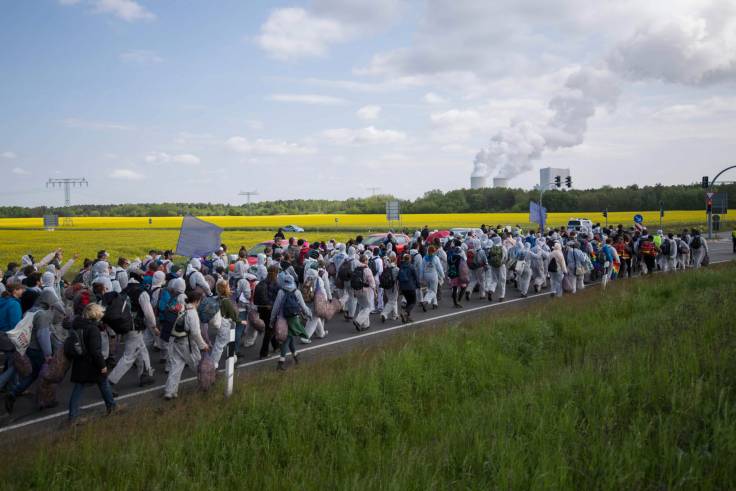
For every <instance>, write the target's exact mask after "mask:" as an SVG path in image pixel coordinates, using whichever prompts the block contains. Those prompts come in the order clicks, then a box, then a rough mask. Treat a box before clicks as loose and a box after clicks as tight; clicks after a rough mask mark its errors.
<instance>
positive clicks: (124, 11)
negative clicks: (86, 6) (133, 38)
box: [93, 0, 156, 22]
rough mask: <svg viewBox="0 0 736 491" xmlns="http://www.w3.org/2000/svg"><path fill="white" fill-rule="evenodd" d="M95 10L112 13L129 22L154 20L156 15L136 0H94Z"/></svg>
mask: <svg viewBox="0 0 736 491" xmlns="http://www.w3.org/2000/svg"><path fill="white" fill-rule="evenodd" d="M93 4H94V10H95V12H99V13H106V14H112V15H114V16H116V17H118V18H120V19H123V20H124V21H127V22H135V21H137V20H154V19H155V18H156V16H155V15H154V14H153V13H152V12H150V11H149V10H148V9H146V8H145V7H143V6H142V5H141V4H139V3H138V2H135V1H134V0H94V1H93Z"/></svg>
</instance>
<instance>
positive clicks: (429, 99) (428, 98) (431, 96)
mask: <svg viewBox="0 0 736 491" xmlns="http://www.w3.org/2000/svg"><path fill="white" fill-rule="evenodd" d="M424 102H426V103H427V104H444V103H445V102H447V101H446V100H445V99H444V98H442V97H441V96H439V95H437V94H435V93H434V92H427V93H426V94H424Z"/></svg>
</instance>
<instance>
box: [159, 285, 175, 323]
mask: <svg viewBox="0 0 736 491" xmlns="http://www.w3.org/2000/svg"><path fill="white" fill-rule="evenodd" d="M176 297H177V296H176V295H172V294H171V290H169V289H168V288H165V289H163V290H161V293H160V294H159V296H158V319H159V320H160V321H161V322H174V321H175V320H176V317H177V313H176V312H174V311H173V309H174V307H176V303H177V298H176Z"/></svg>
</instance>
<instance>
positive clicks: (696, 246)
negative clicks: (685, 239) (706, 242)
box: [690, 235, 703, 249]
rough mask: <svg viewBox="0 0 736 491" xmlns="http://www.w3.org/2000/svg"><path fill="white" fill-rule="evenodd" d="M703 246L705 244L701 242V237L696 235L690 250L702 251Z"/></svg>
mask: <svg viewBox="0 0 736 491" xmlns="http://www.w3.org/2000/svg"><path fill="white" fill-rule="evenodd" d="M702 245H703V242H702V241H701V240H700V236H699V235H696V236H695V237H693V241H692V243H691V244H690V248H691V249H700V246H702Z"/></svg>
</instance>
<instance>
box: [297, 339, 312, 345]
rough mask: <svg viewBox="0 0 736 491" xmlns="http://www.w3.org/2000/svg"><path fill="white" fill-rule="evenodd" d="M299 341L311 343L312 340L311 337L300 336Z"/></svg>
mask: <svg viewBox="0 0 736 491" xmlns="http://www.w3.org/2000/svg"><path fill="white" fill-rule="evenodd" d="M299 342H300V343H302V344H310V343H311V342H312V340H311V339H309V338H299Z"/></svg>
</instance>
